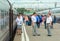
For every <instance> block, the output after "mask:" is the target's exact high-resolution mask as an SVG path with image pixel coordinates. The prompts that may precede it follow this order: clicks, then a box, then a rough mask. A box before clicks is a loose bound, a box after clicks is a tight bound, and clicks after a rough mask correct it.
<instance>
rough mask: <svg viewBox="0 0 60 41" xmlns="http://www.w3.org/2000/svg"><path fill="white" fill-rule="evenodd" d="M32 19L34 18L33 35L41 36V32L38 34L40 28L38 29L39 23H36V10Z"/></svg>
mask: <svg viewBox="0 0 60 41" xmlns="http://www.w3.org/2000/svg"><path fill="white" fill-rule="evenodd" d="M31 20H32V27H33V36H36V35H38V36H40V34H38V29H37V24H36V13H35V12H34V13H33V15H32V16H31Z"/></svg>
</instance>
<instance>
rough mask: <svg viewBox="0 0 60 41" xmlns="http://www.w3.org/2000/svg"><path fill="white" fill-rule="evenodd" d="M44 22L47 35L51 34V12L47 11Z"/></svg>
mask: <svg viewBox="0 0 60 41" xmlns="http://www.w3.org/2000/svg"><path fill="white" fill-rule="evenodd" d="M46 24H47V31H48V36H51V25H52V17H51V13H48V15H47V19H46Z"/></svg>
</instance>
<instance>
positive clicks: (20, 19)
mask: <svg viewBox="0 0 60 41" xmlns="http://www.w3.org/2000/svg"><path fill="white" fill-rule="evenodd" d="M16 23H17V34H21V32H22V24H23V17H22V16H21V15H20V14H19V15H18V16H17V18H16Z"/></svg>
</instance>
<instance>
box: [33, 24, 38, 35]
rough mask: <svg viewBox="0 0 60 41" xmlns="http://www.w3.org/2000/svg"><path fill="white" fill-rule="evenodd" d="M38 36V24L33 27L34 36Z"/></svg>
mask: <svg viewBox="0 0 60 41" xmlns="http://www.w3.org/2000/svg"><path fill="white" fill-rule="evenodd" d="M37 34H38V28H37V24H36V23H34V26H33V35H37Z"/></svg>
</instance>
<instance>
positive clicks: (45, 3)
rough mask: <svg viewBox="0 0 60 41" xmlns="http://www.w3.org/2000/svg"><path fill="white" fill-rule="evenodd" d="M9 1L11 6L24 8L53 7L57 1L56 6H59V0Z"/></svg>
mask: <svg viewBox="0 0 60 41" xmlns="http://www.w3.org/2000/svg"><path fill="white" fill-rule="evenodd" d="M10 2H11V3H12V4H13V7H25V8H50V7H51V8H54V7H55V6H54V2H58V3H57V6H58V7H60V0H10ZM49 2H51V3H49Z"/></svg>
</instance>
